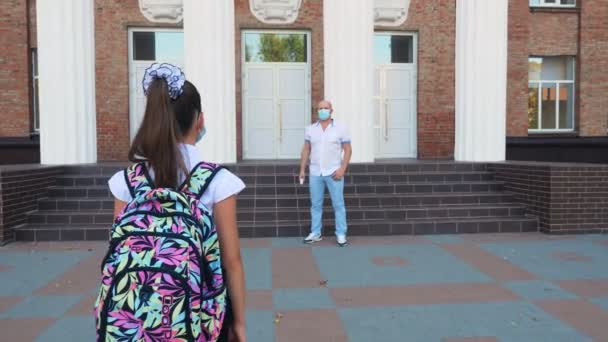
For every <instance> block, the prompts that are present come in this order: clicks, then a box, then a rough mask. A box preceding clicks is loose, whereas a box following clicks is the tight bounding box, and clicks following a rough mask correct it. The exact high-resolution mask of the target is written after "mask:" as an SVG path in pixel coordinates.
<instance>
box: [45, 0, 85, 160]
mask: <svg viewBox="0 0 608 342" xmlns="http://www.w3.org/2000/svg"><path fill="white" fill-rule="evenodd" d="M36 13H37V20H36V22H37V32H38V69H39V83H38V87H39V101H40V102H39V103H40V155H41V162H42V163H43V164H80V163H95V162H97V129H96V114H95V113H96V112H95V36H94V25H95V24H94V3H93V0H78V1H75V0H38V1H37V2H36Z"/></svg>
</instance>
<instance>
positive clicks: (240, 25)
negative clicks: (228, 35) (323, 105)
mask: <svg viewBox="0 0 608 342" xmlns="http://www.w3.org/2000/svg"><path fill="white" fill-rule="evenodd" d="M235 14H236V20H235V25H236V28H235V35H236V37H235V39H236V44H235V49H236V122H237V128H236V129H237V158H238V159H241V158H242V156H243V142H242V136H243V134H242V132H243V126H242V121H243V120H242V119H243V105H242V103H243V100H242V94H241V90H242V83H241V64H242V61H241V59H242V54H241V34H242V31H243V30H247V29H271V30H282V29H288V30H304V31H309V32H310V34H311V37H310V40H311V45H312V46H311V54H312V55H311V56H310V62H311V71H312V75H311V108H310V109H309V110H310V115H311V122H312V120H313V119H314V118H313V108H315V107H316V105H317V103H318V102H319V101H321V100H322V99H323V96H324V87H323V82H324V74H323V70H324V69H323V68H324V63H323V0H307V1H303V2H302V7H301V8H300V12H299V14H298V18H297V19H296V21H295V22H294V23H293V24H290V25H269V24H265V23H262V22H261V21H259V20H258V19H257V18H256V17H255V16H254V15H253V14H252V13H251V10H250V9H249V0H235Z"/></svg>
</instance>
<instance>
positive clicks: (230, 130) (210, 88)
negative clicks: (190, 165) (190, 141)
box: [184, 0, 236, 163]
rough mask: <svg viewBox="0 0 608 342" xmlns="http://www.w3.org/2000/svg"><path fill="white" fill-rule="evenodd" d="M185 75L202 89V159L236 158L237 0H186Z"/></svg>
mask: <svg viewBox="0 0 608 342" xmlns="http://www.w3.org/2000/svg"><path fill="white" fill-rule="evenodd" d="M184 53H185V73H186V77H187V78H188V79H189V80H190V81H191V82H192V83H193V84H194V85H195V86H196V87H197V88H198V90H199V91H200V92H201V97H202V102H203V111H204V112H205V126H206V127H207V134H206V135H205V137H204V138H203V140H202V141H201V143H199V145H198V148H199V150H200V151H201V153H202V156H203V159H204V160H207V161H213V162H218V163H234V162H236V103H235V101H236V100H235V98H236V94H235V90H236V89H235V87H236V84H235V83H236V76H235V67H236V65H235V28H234V1H227V0H221V1H217V0H184Z"/></svg>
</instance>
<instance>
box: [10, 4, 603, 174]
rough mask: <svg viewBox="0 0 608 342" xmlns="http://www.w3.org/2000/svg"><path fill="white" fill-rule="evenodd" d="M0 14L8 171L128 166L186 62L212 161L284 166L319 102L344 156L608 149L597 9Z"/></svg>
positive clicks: (354, 7)
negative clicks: (346, 136) (137, 139)
mask: <svg viewBox="0 0 608 342" xmlns="http://www.w3.org/2000/svg"><path fill="white" fill-rule="evenodd" d="M0 11H1V12H2V17H3V18H5V19H3V23H2V25H3V30H2V32H3V33H2V37H1V38H0V39H2V43H3V45H4V46H6V47H8V48H7V49H5V50H4V52H2V59H1V63H2V73H1V74H0V97H1V98H2V104H3V110H2V120H1V121H0V153H1V155H2V158H1V159H2V161H3V162H4V163H8V162H12V163H15V162H28V161H30V162H31V161H38V160H39V161H41V162H42V163H49V164H75V163H94V162H102V161H124V160H125V159H126V156H127V151H128V147H129V143H130V139H131V138H132V137H133V135H134V134H135V132H136V131H137V127H138V125H139V122H140V120H141V116H142V113H143V107H144V104H145V98H144V95H143V93H142V88H141V83H140V82H141V79H142V76H143V72H144V70H145V68H146V67H147V66H149V65H150V64H151V63H153V62H170V63H174V64H177V65H180V66H182V67H184V69H185V72H186V75H187V77H188V78H189V79H190V80H191V81H193V83H194V84H195V85H197V87H198V88H199V90H200V91H201V93H202V96H203V107H204V111H205V113H206V123H207V126H208V134H207V136H206V137H205V140H204V141H203V142H202V143H201V144H200V146H199V147H200V149H201V151H202V152H203V154H204V155H205V158H207V159H210V160H213V161H218V162H224V163H226V162H229V163H230V162H236V161H239V160H252V159H254V160H259V159H270V160H277V159H295V158H297V157H298V155H299V151H300V149H301V144H302V141H303V131H304V127H305V126H306V125H307V124H310V122H312V121H314V120H315V114H314V113H315V110H314V107H315V105H316V103H317V102H318V101H319V100H321V99H323V98H328V99H330V100H332V101H333V102H334V107H335V117H336V118H337V119H338V120H341V121H343V122H344V123H346V124H347V125H348V127H349V129H350V131H351V135H352V137H353V150H354V156H353V161H355V162H371V161H374V160H378V159H394V158H399V159H401V158H418V159H455V160H463V161H500V160H505V159H518V158H522V159H537V160H538V159H541V158H542V157H543V156H547V155H548V154H551V155H552V157H551V158H553V159H554V160H570V161H596V159H594V158H595V156H597V151H599V150H602V149H603V151H606V146H608V143H607V142H606V141H607V138H606V137H607V135H608V99H607V97H606V96H605V94H608V61H607V60H606V58H605V56H606V55H608V24H607V23H608V4H607V3H606V2H605V1H603V0H491V1H488V0H357V1H352V0H325V1H323V0H275V1H269V0H235V1H199V0H162V1H161V0H128V1H123V0H84V1H70V0H60V1H57V0H37V1H35V0H27V1H26V0H7V1H3V2H2V4H0ZM552 146H553V147H552ZM551 148H554V149H553V150H551ZM594 148H599V150H594ZM38 149H39V150H38ZM577 149H578V150H577ZM38 151H39V152H38ZM565 151H570V153H571V158H570V157H568V156H565V157H564V153H565ZM573 151H575V152H573ZM576 151H578V152H576ZM580 151H583V152H582V154H581V153H579V152H580ZM590 151H591V152H590ZM585 153H588V154H589V153H590V155H589V156H588V157H585V158H584V160H577V159H576V157H577V156H579V157H580V156H581V155H584V154H585ZM38 156H39V158H40V159H36V158H37V157H38Z"/></svg>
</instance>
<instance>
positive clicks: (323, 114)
mask: <svg viewBox="0 0 608 342" xmlns="http://www.w3.org/2000/svg"><path fill="white" fill-rule="evenodd" d="M329 114H331V112H330V110H329V109H319V120H321V121H323V120H327V119H329Z"/></svg>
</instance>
